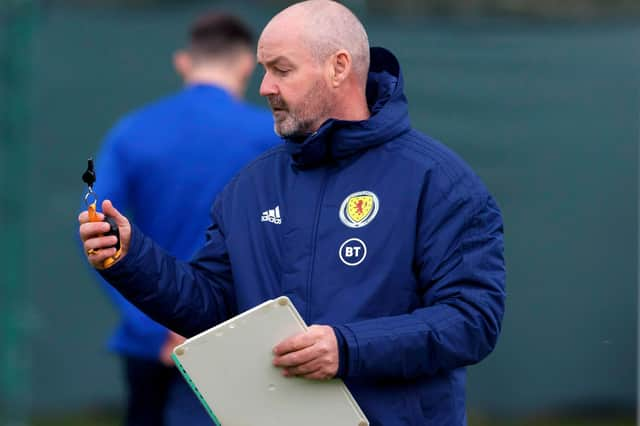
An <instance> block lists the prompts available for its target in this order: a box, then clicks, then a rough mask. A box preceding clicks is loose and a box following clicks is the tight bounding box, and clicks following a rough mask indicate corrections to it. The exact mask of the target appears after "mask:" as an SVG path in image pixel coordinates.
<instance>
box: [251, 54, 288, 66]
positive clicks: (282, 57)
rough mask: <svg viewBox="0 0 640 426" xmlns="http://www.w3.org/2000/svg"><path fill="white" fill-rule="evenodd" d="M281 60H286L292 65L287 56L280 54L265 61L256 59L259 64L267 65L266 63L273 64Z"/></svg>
mask: <svg viewBox="0 0 640 426" xmlns="http://www.w3.org/2000/svg"><path fill="white" fill-rule="evenodd" d="M281 61H284V62H287V63H288V64H290V65H293V64H292V63H291V61H290V60H289V59H288V58H286V57H285V56H282V55H281V56H276V57H275V58H273V59H270V60H268V61H265V62H261V61H260V60H258V63H259V64H261V65H264V66H267V65H273V64H275V63H276V62H281Z"/></svg>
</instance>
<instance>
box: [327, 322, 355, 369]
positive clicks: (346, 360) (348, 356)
mask: <svg viewBox="0 0 640 426" xmlns="http://www.w3.org/2000/svg"><path fill="white" fill-rule="evenodd" d="M333 331H334V332H335V334H336V339H338V352H339V358H340V361H339V362H340V364H339V366H338V372H337V373H336V376H337V377H340V378H345V377H348V376H349V375H352V376H353V375H355V374H354V373H355V371H356V364H357V360H358V342H357V341H356V338H355V336H354V335H353V333H352V332H351V330H350V329H349V328H348V327H347V326H344V325H339V326H333Z"/></svg>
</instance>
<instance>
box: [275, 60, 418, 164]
mask: <svg viewBox="0 0 640 426" xmlns="http://www.w3.org/2000/svg"><path fill="white" fill-rule="evenodd" d="M370 52H371V53H370V54H371V62H370V66H369V77H368V80H367V103H368V105H369V111H371V116H370V117H369V119H368V120H362V121H345V120H336V119H329V120H327V121H326V122H325V123H324V124H323V125H322V126H321V127H320V129H318V131H317V132H315V133H313V134H311V135H308V136H306V138H303V139H302V140H301V138H285V143H286V146H287V149H288V151H289V153H290V154H291V156H292V159H293V163H294V165H295V166H297V167H299V168H310V167H315V166H318V165H321V164H324V163H327V162H330V161H332V160H335V159H340V158H345V157H348V156H350V155H353V154H355V153H357V152H359V151H362V150H366V149H369V148H371V147H373V146H376V145H380V144H382V143H385V142H387V141H389V140H392V139H394V138H396V137H398V136H399V135H401V134H402V133H405V132H407V131H409V130H410V122H409V114H408V107H407V98H406V97H405V95H404V81H403V78H402V72H401V71H400V64H399V63H398V60H397V59H396V57H395V56H394V55H393V53H391V52H390V51H388V50H387V49H384V48H382V47H373V48H371V50H370Z"/></svg>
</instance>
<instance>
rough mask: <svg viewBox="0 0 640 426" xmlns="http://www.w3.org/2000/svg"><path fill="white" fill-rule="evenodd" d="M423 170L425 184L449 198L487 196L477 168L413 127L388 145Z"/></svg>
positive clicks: (482, 197) (479, 197)
mask: <svg viewBox="0 0 640 426" xmlns="http://www.w3.org/2000/svg"><path fill="white" fill-rule="evenodd" d="M388 149H389V150H391V151H395V152H396V153H397V155H401V156H403V157H404V159H405V161H407V162H410V163H413V165H414V166H416V167H418V169H420V170H422V171H423V173H424V177H425V184H426V185H428V187H429V188H434V189H436V190H438V191H439V192H442V193H443V195H445V196H446V197H447V198H473V199H484V198H486V196H487V195H489V193H488V190H487V188H486V187H485V185H484V183H483V182H482V180H481V179H480V177H479V176H478V175H477V174H476V173H475V172H474V170H473V169H472V168H471V167H470V166H469V164H467V162H466V161H465V160H463V159H462V158H461V157H460V156H459V155H458V154H457V153H456V152H454V151H453V150H452V149H451V148H449V147H447V146H446V145H444V144H443V143H442V142H440V141H438V140H436V139H434V138H432V137H430V136H428V135H425V134H423V133H421V132H419V131H417V130H414V129H412V130H411V131H409V132H407V133H405V134H404V135H402V136H401V137H399V138H397V139H396V140H394V141H392V142H391V143H390V144H389V147H388Z"/></svg>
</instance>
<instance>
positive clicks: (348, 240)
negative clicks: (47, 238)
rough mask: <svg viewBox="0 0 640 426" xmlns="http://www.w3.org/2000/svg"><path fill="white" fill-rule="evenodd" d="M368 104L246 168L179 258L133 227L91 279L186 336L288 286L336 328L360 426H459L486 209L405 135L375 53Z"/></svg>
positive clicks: (440, 155) (418, 137)
mask: <svg viewBox="0 0 640 426" xmlns="http://www.w3.org/2000/svg"><path fill="white" fill-rule="evenodd" d="M367 98H368V101H369V108H370V111H371V113H372V115H371V117H370V118H369V119H368V120H365V121H361V122H347V121H340V120H329V121H327V122H326V123H325V124H324V125H323V126H322V127H321V128H320V129H319V130H318V131H317V132H316V133H314V134H312V135H310V136H308V137H307V138H306V139H304V140H288V141H286V143H285V144H284V145H283V146H280V147H278V148H274V149H272V150H270V151H268V152H267V153H265V154H264V155H263V156H261V157H260V158H259V159H257V160H256V161H254V162H253V163H252V164H251V165H249V166H247V167H246V168H244V169H243V171H242V172H240V173H239V174H238V175H237V176H236V177H235V178H234V180H233V181H231V182H230V183H229V185H227V187H226V188H225V189H224V191H223V192H222V194H221V195H220V196H219V197H218V198H217V201H216V203H215V204H214V206H213V208H212V214H211V216H212V223H211V226H210V227H209V230H208V232H207V243H206V244H205V246H204V247H203V248H202V249H201V250H200V251H199V252H198V253H197V254H196V255H195V257H194V258H193V259H192V261H191V262H189V263H187V262H179V261H175V260H174V259H173V258H171V257H170V256H167V255H166V254H165V253H164V252H163V251H162V250H160V249H159V248H158V246H157V245H155V244H154V243H153V242H152V241H151V240H150V239H149V238H147V237H145V236H144V235H143V233H142V232H140V231H138V230H134V231H133V234H132V240H131V248H130V252H129V254H128V255H127V256H126V257H125V258H124V259H123V260H122V261H121V262H119V263H117V264H116V265H114V266H113V267H112V268H110V269H108V270H106V271H105V272H103V274H104V276H105V277H107V278H108V279H109V280H110V282H112V283H113V285H114V286H115V287H116V288H118V290H119V291H120V292H122V294H124V295H125V296H126V297H127V298H128V299H129V300H131V301H133V302H134V303H135V304H137V305H138V306H140V307H142V308H143V309H144V310H145V311H146V312H147V313H148V314H149V315H151V316H152V317H153V318H156V319H157V320H158V321H161V322H164V323H165V324H168V325H169V326H170V327H171V328H173V329H175V330H177V331H179V332H181V333H184V334H186V335H192V334H195V333H198V332H200V331H202V330H204V329H207V328H209V327H211V326H213V325H215V324H217V323H219V322H221V321H224V320H226V319H227V318H229V317H231V316H233V315H236V314H238V313H239V312H241V311H244V310H246V309H248V308H251V307H253V306H255V305H256V304H258V303H260V302H262V301H264V300H266V299H269V298H273V297H276V296H279V295H283V294H284V295H287V296H289V297H290V298H291V300H292V301H293V302H294V304H295V305H296V307H297V308H298V310H299V311H300V313H301V314H302V316H303V317H304V319H305V320H306V321H307V323H309V324H329V325H332V326H333V327H334V329H335V330H336V333H337V335H338V339H339V341H340V343H341V344H340V350H341V353H340V357H341V365H340V376H341V377H343V378H344V380H345V382H346V384H347V386H348V387H349V389H350V390H351V392H352V393H353V395H354V397H355V399H356V400H357V401H358V403H359V404H360V406H361V407H362V409H363V411H364V412H365V414H366V415H367V417H368V418H369V420H370V422H371V424H372V425H382V426H394V425H416V426H417V425H421V426H423V425H426V424H429V425H463V424H465V423H466V418H465V366H467V365H470V364H473V363H476V362H478V361H480V360H481V359H483V358H484V357H485V356H486V355H487V354H488V353H489V352H491V350H492V349H493V348H494V345H495V344H496V340H497V338H498V334H499V331H500V324H501V320H502V315H503V310H504V298H505V290H504V284H505V267H504V259H503V234H502V219H501V215H500V211H499V209H498V207H497V206H496V203H495V202H494V200H493V198H492V197H491V195H490V194H489V193H488V191H487V189H486V188H485V187H484V185H483V184H482V183H481V182H480V180H479V178H478V177H477V176H476V175H475V174H474V173H473V172H472V171H471V170H470V169H469V167H468V166H467V165H465V164H464V163H463V161H462V160H461V159H460V158H459V157H457V156H456V155H455V154H453V153H452V152H451V151H450V150H448V149H447V148H445V147H444V146H443V145H441V144H440V143H438V142H436V141H434V140H432V139H430V138H428V137H426V136H424V135H423V134H421V133H419V132H417V131H415V130H413V129H412V128H411V126H410V124H409V119H408V113H407V102H406V98H405V96H404V94H403V83H402V76H401V73H400V67H399V65H398V62H397V60H396V59H395V57H393V55H392V54H391V53H390V52H388V51H386V50H384V49H372V57H371V69H370V74H369V82H368V86H367Z"/></svg>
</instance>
